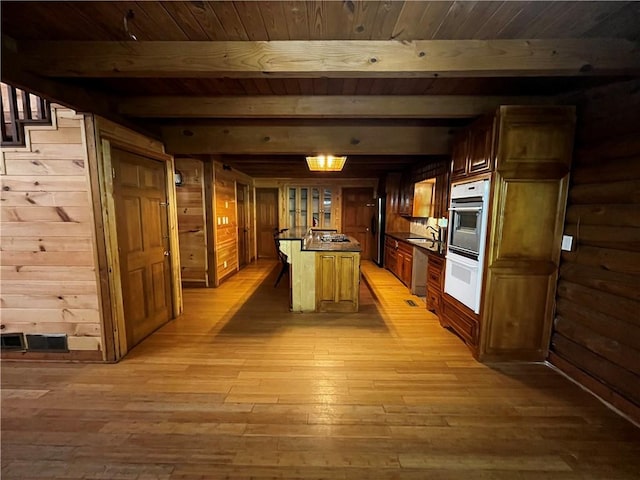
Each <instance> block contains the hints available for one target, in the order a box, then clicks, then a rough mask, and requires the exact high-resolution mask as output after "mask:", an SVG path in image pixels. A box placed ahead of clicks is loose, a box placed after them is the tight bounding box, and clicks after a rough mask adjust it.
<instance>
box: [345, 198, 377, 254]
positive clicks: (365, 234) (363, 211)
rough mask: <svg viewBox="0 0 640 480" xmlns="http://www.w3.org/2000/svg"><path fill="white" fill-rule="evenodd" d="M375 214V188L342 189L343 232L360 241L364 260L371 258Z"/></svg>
mask: <svg viewBox="0 0 640 480" xmlns="http://www.w3.org/2000/svg"><path fill="white" fill-rule="evenodd" d="M374 214H375V203H374V199H373V188H371V187H360V188H343V189H342V232H343V233H345V234H347V235H350V236H352V237H354V238H355V239H356V240H358V242H360V246H361V247H362V252H361V254H360V255H361V258H362V259H363V260H371V245H372V244H373V236H372V234H371V220H372V218H373V215H374Z"/></svg>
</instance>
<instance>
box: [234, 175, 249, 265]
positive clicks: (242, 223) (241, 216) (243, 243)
mask: <svg viewBox="0 0 640 480" xmlns="http://www.w3.org/2000/svg"><path fill="white" fill-rule="evenodd" d="M246 192H247V186H246V185H243V184H241V183H238V184H236V206H237V208H238V215H237V222H238V266H239V267H240V268H242V267H244V266H245V265H246V264H247V247H248V244H249V242H248V241H247V240H248V239H247V234H248V232H249V230H248V229H247V198H246V197H247V194H246Z"/></svg>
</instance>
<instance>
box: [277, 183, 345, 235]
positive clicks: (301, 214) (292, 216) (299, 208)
mask: <svg viewBox="0 0 640 480" xmlns="http://www.w3.org/2000/svg"><path fill="white" fill-rule="evenodd" d="M286 191H287V227H288V228H302V229H303V230H306V229H307V228H334V224H335V214H334V213H333V203H332V202H333V191H332V189H331V188H330V187H311V186H303V187H293V186H290V187H287V189H286Z"/></svg>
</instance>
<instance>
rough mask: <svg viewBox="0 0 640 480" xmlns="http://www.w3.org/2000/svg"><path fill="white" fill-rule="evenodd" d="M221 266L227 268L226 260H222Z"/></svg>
mask: <svg viewBox="0 0 640 480" xmlns="http://www.w3.org/2000/svg"><path fill="white" fill-rule="evenodd" d="M222 268H227V261H226V260H225V261H224V262H222Z"/></svg>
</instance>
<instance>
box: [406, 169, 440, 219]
mask: <svg viewBox="0 0 640 480" xmlns="http://www.w3.org/2000/svg"><path fill="white" fill-rule="evenodd" d="M435 186H436V179H435V178H431V179H429V180H423V181H422V182H418V183H416V184H415V185H414V187H413V212H412V216H413V217H416V218H427V217H433V212H434V197H435Z"/></svg>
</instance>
